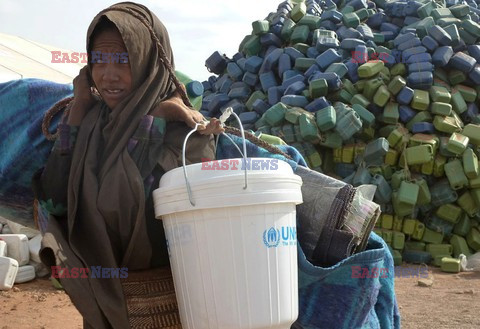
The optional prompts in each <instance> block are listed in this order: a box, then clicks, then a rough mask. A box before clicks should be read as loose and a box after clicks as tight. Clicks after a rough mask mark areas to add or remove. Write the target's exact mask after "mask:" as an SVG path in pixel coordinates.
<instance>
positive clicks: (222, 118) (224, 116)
mask: <svg viewBox="0 0 480 329" xmlns="http://www.w3.org/2000/svg"><path fill="white" fill-rule="evenodd" d="M231 115H233V116H234V117H235V118H236V119H237V121H238V124H239V125H240V131H241V133H242V139H243V152H242V151H241V150H240V148H239V147H238V145H237V144H235V142H234V141H233V140H232V138H231V137H230V136H228V135H227V134H225V133H222V135H223V136H225V137H227V138H228V139H229V140H230V141H231V142H232V143H233V145H235V147H236V148H237V150H238V152H240V154H241V155H242V158H243V161H244V162H243V163H244V166H245V169H244V172H245V186H244V187H243V189H244V190H246V189H247V186H248V179H247V143H246V139H245V132H244V130H243V125H242V122H241V120H240V118H239V116H238V115H237V114H236V113H235V112H234V111H233V108H232V107H228V108H227V109H226V110H225V111H224V112H223V114H222V115H221V116H220V118H219V120H220V123H221V125H222V126H223V125H224V123H225V121H226V120H227V119H228V118H229V117H230V116H231ZM207 123H208V121H204V122H201V123H196V124H195V127H194V128H193V129H192V130H191V131H190V132H189V133H188V134H187V136H186V137H185V140H184V141H183V149H182V164H183V176H184V177H185V184H186V185H187V192H188V198H189V200H190V204H191V205H192V206H193V207H195V201H194V200H193V195H192V188H191V187H190V181H189V180H188V175H187V167H186V165H185V152H186V148H187V141H188V138H190V136H191V135H192V134H193V133H194V132H196V131H197V129H198V127H199V126H200V125H202V124H207Z"/></svg>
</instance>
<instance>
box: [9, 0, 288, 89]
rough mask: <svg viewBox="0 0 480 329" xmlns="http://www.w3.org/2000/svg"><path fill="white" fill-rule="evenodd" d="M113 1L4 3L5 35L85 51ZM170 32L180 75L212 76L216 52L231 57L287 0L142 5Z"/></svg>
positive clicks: (150, 0)
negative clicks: (94, 25)
mask: <svg viewBox="0 0 480 329" xmlns="http://www.w3.org/2000/svg"><path fill="white" fill-rule="evenodd" d="M117 2H120V1H110V0H85V1H81V0H77V1H72V0H0V32H3V33H7V34H12V35H16V36H20V37H23V38H26V39H30V40H33V41H37V42H40V43H44V44H48V45H51V46H55V47H59V48H65V49H71V50H73V51H78V52H84V51H85V38H86V33H87V28H88V25H89V24H90V22H91V20H92V19H93V17H94V16H95V15H96V14H97V13H98V12H99V11H100V10H102V9H104V8H106V7H108V6H110V5H112V4H114V3H117ZM136 2H138V3H141V4H143V5H145V6H147V7H148V8H150V10H152V11H153V12H154V13H155V14H156V15H157V16H158V18H159V19H160V20H161V21H162V22H163V23H164V24H165V26H166V27H167V29H168V31H169V34H170V40H171V43H172V48H173V52H174V55H175V66H176V69H177V70H180V71H182V72H183V73H186V74H187V75H189V76H190V77H191V78H193V79H197V80H200V81H202V80H205V79H207V78H208V77H209V76H210V75H211V74H210V73H209V72H208V71H207V69H206V68H205V60H206V59H207V58H208V57H209V56H210V55H211V54H212V53H213V52H214V51H216V50H218V51H220V52H221V53H224V54H226V55H227V56H228V57H230V58H231V57H232V56H233V55H234V54H235V53H236V52H237V51H238V45H239V44H240V42H241V41H242V39H243V37H244V36H245V35H247V34H250V33H251V31H252V22H253V21H255V20H259V19H264V18H265V17H266V16H267V15H268V14H269V13H270V12H274V11H276V9H277V6H278V4H279V3H280V2H282V0H169V1H167V0H156V1H154V0H142V1H136Z"/></svg>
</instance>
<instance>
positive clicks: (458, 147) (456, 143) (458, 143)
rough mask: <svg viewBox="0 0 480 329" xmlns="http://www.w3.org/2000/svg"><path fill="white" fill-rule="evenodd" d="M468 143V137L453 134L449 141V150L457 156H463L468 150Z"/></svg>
mask: <svg viewBox="0 0 480 329" xmlns="http://www.w3.org/2000/svg"><path fill="white" fill-rule="evenodd" d="M468 141H469V138H468V137H466V136H464V135H462V134H459V133H453V134H452V135H451V136H450V139H449V140H448V143H447V150H448V151H450V152H452V153H455V154H457V155H461V154H463V152H464V151H465V150H466V148H467V145H468Z"/></svg>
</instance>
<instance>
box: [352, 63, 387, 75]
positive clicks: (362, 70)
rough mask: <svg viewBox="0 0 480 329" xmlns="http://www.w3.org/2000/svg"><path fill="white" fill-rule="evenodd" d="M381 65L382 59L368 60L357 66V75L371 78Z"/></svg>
mask: <svg viewBox="0 0 480 329" xmlns="http://www.w3.org/2000/svg"><path fill="white" fill-rule="evenodd" d="M383 67H384V64H383V62H382V61H368V62H367V63H365V64H362V65H360V66H359V67H358V76H359V77H360V78H371V77H373V76H374V75H376V74H377V73H379V72H380V71H381V70H382V69H383Z"/></svg>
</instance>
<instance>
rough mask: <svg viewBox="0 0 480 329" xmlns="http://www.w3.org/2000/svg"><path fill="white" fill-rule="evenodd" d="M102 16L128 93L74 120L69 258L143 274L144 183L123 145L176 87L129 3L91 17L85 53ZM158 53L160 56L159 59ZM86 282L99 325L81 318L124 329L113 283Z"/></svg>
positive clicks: (158, 30) (161, 36) (161, 33)
mask: <svg viewBox="0 0 480 329" xmlns="http://www.w3.org/2000/svg"><path fill="white" fill-rule="evenodd" d="M135 16H139V17H140V19H139V18H138V17H135ZM102 17H106V18H107V19H108V20H110V21H111V22H113V23H114V24H115V25H116V27H117V28H118V30H119V32H120V34H121V36H122V39H123V41H124V43H125V46H126V48H127V51H128V56H129V63H130V67H131V72H132V83H133V90H132V92H131V94H130V95H128V96H127V97H126V98H125V99H124V100H122V101H121V102H120V103H119V104H118V105H116V107H115V109H114V110H113V111H112V110H110V109H108V107H107V106H106V105H105V104H104V103H103V102H98V103H97V104H96V105H95V106H94V107H93V108H92V109H90V110H89V111H88V113H87V114H86V116H85V117H84V119H83V121H82V124H81V126H80V129H79V132H78V136H77V140H76V144H75V148H74V152H73V157H72V165H71V169H70V176H69V184H68V239H69V244H70V247H71V249H72V252H73V253H74V254H75V255H76V256H77V257H78V258H79V259H80V260H81V262H82V263H83V264H84V265H85V266H86V267H91V266H100V265H101V266H102V267H107V268H108V267H127V268H128V270H129V271H132V270H137V269H146V268H148V267H149V265H150V258H151V245H150V242H149V238H148V235H147V230H146V220H145V199H146V197H145V192H144V184H143V181H142V177H141V175H140V173H139V170H138V168H137V166H136V164H135V163H134V161H133V160H132V158H131V157H130V155H129V153H128V150H127V147H126V146H127V143H128V141H129V139H130V137H131V136H132V135H133V134H134V132H135V130H136V129H137V127H138V125H139V123H140V121H141V119H142V117H143V116H144V115H146V114H147V113H148V112H149V111H150V110H151V109H152V108H153V107H154V106H155V104H157V103H158V102H159V101H162V100H165V99H167V98H168V97H170V96H171V95H172V94H173V93H174V91H175V90H176V89H177V88H176V86H175V83H174V79H173V78H172V77H171V71H170V72H169V71H168V70H167V68H166V65H168V63H165V62H166V61H167V62H169V63H170V64H171V66H172V68H173V54H172V50H171V47H170V41H169V37H168V33H167V31H166V29H165V27H164V25H163V24H162V23H161V22H160V20H159V19H158V18H157V17H156V16H155V15H154V14H153V13H152V12H150V10H148V9H147V8H146V7H144V6H142V5H139V4H136V3H133V2H122V3H118V4H115V5H113V6H111V7H109V8H107V9H105V10H103V11H101V12H100V13H99V14H98V15H97V16H96V17H95V18H94V19H93V21H92V23H91V24H90V26H89V28H88V34H87V50H91V48H92V41H93V40H92V39H91V37H92V34H93V32H94V30H95V27H96V26H97V24H98V23H99V22H100V20H101V19H102ZM142 21H146V22H148V25H150V26H151V28H152V30H153V31H154V32H155V35H156V37H157V38H158V40H159V41H160V44H161V45H162V48H163V49H160V50H159V49H158V48H157V45H156V43H155V42H154V41H152V36H151V33H150V31H149V30H148V28H147V27H146V26H145V25H144V24H143V23H142ZM159 51H163V52H164V54H165V56H164V58H159ZM89 65H91V64H89ZM119 191H120V193H119ZM108 241H110V243H108ZM88 282H89V284H90V288H91V293H93V295H94V300H93V301H92V300H89V301H88V302H90V303H95V302H96V304H98V308H99V309H101V313H102V319H99V318H98V312H89V310H88V309H89V307H88V306H86V305H83V306H80V308H81V307H83V308H84V309H83V311H84V312H82V310H81V313H82V315H84V316H85V317H86V320H87V321H88V322H89V323H91V324H95V325H96V326H95V327H100V325H99V323H101V322H102V321H103V322H108V323H109V324H110V325H111V326H113V327H114V328H125V327H126V325H127V324H128V319H127V312H126V309H125V302H124V297H123V293H122V287H121V283H120V280H112V279H100V280H99V279H88ZM69 294H70V293H69ZM77 307H78V305H77ZM90 308H94V306H93V305H92V307H90ZM106 327H108V326H106Z"/></svg>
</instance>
